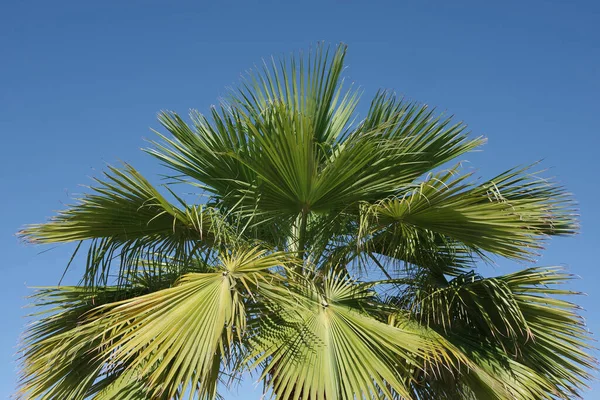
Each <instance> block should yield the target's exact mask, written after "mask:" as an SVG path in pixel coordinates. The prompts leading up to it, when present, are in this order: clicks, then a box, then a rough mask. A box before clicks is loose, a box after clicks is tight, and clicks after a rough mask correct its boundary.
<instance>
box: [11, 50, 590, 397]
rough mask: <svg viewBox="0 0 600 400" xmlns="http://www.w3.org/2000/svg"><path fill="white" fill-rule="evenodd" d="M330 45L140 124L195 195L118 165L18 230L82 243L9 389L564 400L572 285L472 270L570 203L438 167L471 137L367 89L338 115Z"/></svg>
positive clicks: (545, 228) (516, 173) (578, 356)
mask: <svg viewBox="0 0 600 400" xmlns="http://www.w3.org/2000/svg"><path fill="white" fill-rule="evenodd" d="M345 51H346V48H345V46H343V45H340V46H338V47H337V48H336V49H334V50H330V49H329V48H327V47H325V46H318V47H317V48H316V49H315V50H314V51H313V52H310V53H309V54H308V55H307V56H306V57H299V58H297V59H294V58H292V59H291V60H282V61H280V62H276V61H273V63H272V65H270V66H268V65H267V64H265V66H264V68H263V69H262V70H260V71H258V72H255V73H253V74H251V75H249V76H248V77H247V79H246V80H244V81H243V82H242V84H241V86H240V89H239V90H236V91H233V92H232V93H231V95H230V96H229V97H228V98H227V99H226V100H225V101H222V102H221V104H220V105H219V106H218V107H215V108H213V109H212V110H211V112H210V118H209V117H206V116H203V115H201V114H198V113H193V114H192V115H191V123H187V122H185V121H184V120H183V119H182V118H180V117H179V116H178V115H177V114H175V113H170V112H169V113H162V114H161V115H160V122H161V124H162V125H163V127H164V128H165V129H166V131H167V132H168V134H160V133H159V135H160V139H159V140H158V141H157V142H156V143H154V145H153V148H152V149H149V150H147V151H148V152H149V153H150V154H152V155H153V156H155V157H156V158H158V159H159V160H160V161H161V162H162V163H163V164H165V165H166V166H167V167H169V168H171V169H172V170H174V171H175V174H174V176H172V177H171V182H170V183H185V184H189V185H192V187H194V188H196V190H197V191H198V192H199V193H203V194H205V195H206V200H205V201H200V202H198V204H189V202H186V201H185V200H184V199H182V198H181V197H180V196H177V195H176V193H175V191H174V190H172V188H176V187H177V186H172V185H163V186H162V187H161V190H160V191H159V190H158V189H157V188H155V187H154V186H152V185H151V184H150V183H149V181H147V180H146V179H145V178H144V177H142V176H141V175H140V174H139V173H138V172H137V171H136V170H135V169H134V168H133V167H131V166H129V165H125V166H124V167H123V168H120V169H117V168H110V170H109V171H108V172H107V173H106V174H105V177H104V178H103V179H99V180H97V182H96V185H95V186H94V187H93V188H91V191H90V193H89V194H86V195H85V196H84V197H83V198H82V199H80V201H79V202H78V204H76V205H73V206H72V207H70V208H68V209H67V210H65V211H62V212H60V213H59V214H58V215H57V216H56V217H54V218H53V219H52V220H50V221H49V222H47V223H43V224H39V225H30V226H28V227H26V228H25V229H24V230H23V231H22V232H21V234H22V236H23V237H24V238H26V239H27V240H29V241H31V242H35V243H63V242H80V245H81V242H84V241H85V242H86V243H89V246H87V245H86V247H85V248H87V249H88V250H87V251H88V255H87V263H86V268H85V274H84V276H83V277H82V281H81V284H80V285H79V286H60V287H52V288H42V289H39V290H38V291H37V292H36V294H35V295H34V296H33V298H34V299H35V302H36V303H37V304H38V305H40V306H42V307H41V311H40V313H39V314H38V317H37V318H38V321H37V322H35V323H34V324H33V325H31V326H30V328H29V329H28V331H27V333H26V336H25V338H24V340H23V343H22V352H21V353H22V368H21V381H20V387H19V392H18V397H22V398H39V399H115V398H118V399H123V400H126V399H145V398H157V399H171V398H175V399H180V398H181V399H183V398H198V399H212V398H215V397H216V396H218V388H219V385H220V384H230V383H232V382H234V381H235V379H236V378H238V377H239V375H240V374H241V373H242V372H245V371H250V372H251V373H253V374H254V376H255V377H258V378H259V379H260V380H261V381H262V382H263V383H264V387H265V392H268V393H271V394H272V395H273V396H274V397H275V398H277V399H327V400H333V399H354V398H386V399H387V398H390V399H400V398H402V399H433V398H435V399H444V398H448V399H456V398H465V399H495V398H496V399H513V398H515V399H540V398H561V399H570V398H573V397H574V396H578V395H579V393H580V391H581V389H582V388H583V387H584V386H585V382H586V380H588V379H590V376H589V372H590V369H594V368H595V360H594V359H593V358H592V357H591V356H590V355H589V349H590V348H589V345H588V343H589V337H588V333H587V331H586V329H585V326H584V324H583V322H582V319H581V318H580V317H579V316H578V314H577V312H576V310H577V306H575V305H574V304H572V303H570V302H567V301H565V300H564V296H563V295H567V294H571V293H572V292H570V291H568V290H565V289H563V288H561V287H560V286H558V284H561V283H563V282H565V281H567V280H569V279H570V278H571V277H570V276H569V275H568V274H566V273H564V272H563V271H562V270H561V269H559V268H540V267H533V268H527V269H525V270H522V271H519V272H515V273H512V274H509V275H504V276H498V277H495V278H485V277H483V276H481V275H480V274H478V273H477V272H475V267H476V264H477V263H478V262H481V261H485V260H488V259H489V257H491V256H501V257H505V258H508V259H515V260H530V259H531V257H532V256H533V255H535V253H536V252H537V250H539V249H541V245H542V244H543V240H544V238H546V237H548V236H550V235H567V234H572V233H574V232H575V230H576V218H575V216H574V210H573V203H572V200H571V199H570V197H569V196H568V194H567V193H565V192H564V190H563V189H562V188H561V187H558V186H556V185H555V184H553V183H552V182H549V181H547V180H543V179H540V178H538V177H536V175H535V174H533V173H532V172H531V171H530V170H529V169H528V168H525V169H511V170H509V171H507V172H504V173H502V174H500V175H498V176H496V177H494V178H492V179H490V180H488V181H485V182H478V181H475V180H473V179H471V178H470V176H469V174H464V173H462V171H461V168H460V165H457V166H455V167H451V168H446V169H441V168H438V167H440V166H442V165H444V164H446V163H448V162H449V161H451V160H453V159H455V158H457V157H459V156H461V155H463V154H464V153H466V152H468V151H470V150H472V149H474V148H476V147H478V146H479V145H481V144H482V143H483V139H481V138H474V139H473V138H470V137H469V135H468V132H466V130H465V125H464V124H462V123H460V122H459V123H453V122H452V119H451V118H446V117H443V116H439V115H437V114H436V113H435V112H434V111H431V110H429V109H428V108H427V107H426V106H423V105H419V104H415V103H409V102H405V101H404V100H401V99H398V98H396V97H395V96H393V95H391V94H388V93H387V92H380V93H378V94H377V95H376V96H375V98H374V99H373V101H372V102H371V106H370V108H369V111H368V113H367V115H366V117H365V118H364V119H363V120H362V121H360V122H359V123H356V122H355V121H354V118H355V107H356V106H357V102H358V98H359V96H358V94H357V91H355V90H352V89H348V90H347V89H344V86H343V82H342V80H341V73H342V68H343V60H344V55H345ZM169 199H170V200H169ZM79 247H80V246H78V249H79Z"/></svg>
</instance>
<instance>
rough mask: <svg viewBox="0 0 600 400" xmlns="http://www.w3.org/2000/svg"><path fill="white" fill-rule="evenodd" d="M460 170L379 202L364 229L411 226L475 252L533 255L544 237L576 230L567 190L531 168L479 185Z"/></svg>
mask: <svg viewBox="0 0 600 400" xmlns="http://www.w3.org/2000/svg"><path fill="white" fill-rule="evenodd" d="M456 173H457V172H456V170H450V171H449V172H446V173H440V174H437V175H434V176H432V177H430V178H429V179H427V180H426V181H424V182H423V183H421V184H420V185H419V186H418V187H417V188H416V189H414V190H411V191H409V192H408V193H407V194H406V195H404V196H403V197H400V198H392V199H389V200H383V201H381V202H379V203H376V204H375V205H373V207H371V209H370V210H369V211H368V212H371V213H372V214H371V220H372V221H374V222H375V224H376V225H375V227H374V228H371V229H368V228H365V229H364V231H365V232H367V233H368V234H371V235H374V234H377V231H378V230H381V231H383V232H384V235H389V232H390V231H391V230H393V229H398V227H399V226H400V227H402V226H403V225H406V226H408V227H414V228H417V229H420V230H425V231H432V232H435V233H438V234H441V235H444V236H447V237H449V238H451V239H454V240H458V241H460V242H462V243H464V244H465V245H467V246H469V247H470V248H472V249H474V250H476V251H486V252H490V253H493V254H497V255H501V256H504V257H510V258H516V259H529V258H531V256H532V255H534V254H535V253H534V252H535V250H539V249H541V243H540V240H541V239H543V238H544V237H545V236H547V235H561V234H571V233H574V232H575V230H576V229H577V225H576V221H575V213H574V210H573V205H572V203H571V200H570V198H569V196H568V194H566V193H565V192H564V191H563V189H562V188H561V187H559V186H556V185H554V184H552V183H550V182H548V181H546V180H542V179H539V178H536V177H535V175H531V174H527V170H511V171H508V172H506V173H504V174H501V175H499V176H497V177H495V178H493V179H491V180H489V181H488V182H485V183H483V184H480V185H473V184H469V183H466V182H465V180H466V179H467V178H468V176H469V175H463V176H459V177H457V178H455V176H456ZM365 220H367V221H368V220H369V218H365ZM390 239H391V238H390Z"/></svg>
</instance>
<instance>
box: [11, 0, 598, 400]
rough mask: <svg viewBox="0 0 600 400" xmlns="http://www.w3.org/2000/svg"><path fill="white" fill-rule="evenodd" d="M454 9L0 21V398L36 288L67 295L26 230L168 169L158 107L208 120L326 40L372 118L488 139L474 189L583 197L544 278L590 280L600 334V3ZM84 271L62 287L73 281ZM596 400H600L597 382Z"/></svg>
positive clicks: (354, 5) (39, 11) (72, 7)
mask: <svg viewBox="0 0 600 400" xmlns="http://www.w3.org/2000/svg"><path fill="white" fill-rule="evenodd" d="M121 3H126V4H121ZM203 3H206V4H203ZM254 3H256V4H254ZM447 3H450V2H442V1H438V2H434V1H422V2H417V1H407V2H391V1H390V2H382V1H373V2H368V4H367V2H360V1H341V0H340V1H323V2H312V1H303V2H288V3H287V4H283V3H279V2H268V1H264V2H263V1H260V2H232V1H229V2H223V3H220V2H180V1H174V2H166V1H165V2H158V1H127V2H118V1H103V2H101V1H95V2H91V1H89V2H76V1H73V2H68V1H60V0H57V1H52V2H43V1H37V2H36V1H20V2H17V1H13V2H5V4H3V5H2V6H0V134H1V135H2V136H1V137H2V142H3V146H2V149H3V151H2V157H0V163H1V168H0V183H1V184H2V186H1V187H2V194H3V195H2V196H0V210H1V211H0V212H1V213H2V215H1V217H2V218H1V221H2V222H1V223H0V248H1V249H2V254H3V256H4V257H3V259H4V262H3V263H2V264H1V266H0V272H1V275H0V276H2V280H3V283H4V285H3V288H2V290H0V304H2V327H1V328H0V398H8V396H9V395H10V394H11V393H12V392H13V391H14V388H15V385H16V383H15V382H16V376H17V374H16V371H17V363H16V361H15V360H16V349H17V342H18V337H19V334H20V332H21V331H22V329H23V327H24V324H25V323H26V320H25V318H24V315H25V314H26V313H27V312H28V310H27V309H24V308H23V307H24V306H25V305H26V304H27V300H26V299H25V297H26V296H27V295H28V294H31V290H30V289H28V287H31V286H43V285H55V284H57V282H58V280H59V278H60V276H61V274H62V272H63V270H64V267H65V266H66V264H67V262H68V260H69V257H70V251H71V250H72V246H58V247H51V246H43V247H36V246H31V245H25V244H23V243H21V242H20V241H19V239H18V238H17V237H16V236H15V233H16V232H17V231H18V229H19V228H20V227H21V226H23V225H24V224H28V223H36V222H42V221H44V220H45V219H46V218H47V217H50V216H51V215H53V213H54V211H55V210H59V209H62V208H63V207H64V205H65V204H68V203H70V202H72V201H73V200H72V199H73V197H76V196H77V194H78V193H81V192H82V191H84V190H85V188H82V187H81V186H80V184H84V185H87V184H90V183H91V179H90V177H93V176H99V174H100V172H101V171H102V170H103V169H104V168H105V165H106V164H118V163H119V162H120V160H122V161H127V162H128V163H130V164H132V165H133V166H135V167H136V168H138V169H139V170H140V171H141V172H142V173H143V174H145V175H146V176H148V177H152V178H153V179H155V180H156V179H157V176H158V174H160V173H164V172H165V170H164V169H162V168H160V167H159V166H158V163H157V162H156V161H155V160H154V159H152V157H150V156H148V155H146V154H144V153H143V152H141V151H139V149H140V147H144V146H146V143H145V141H144V140H145V139H151V138H153V137H154V134H153V133H152V132H151V130H150V129H151V128H158V123H157V121H156V114H157V112H158V111H159V110H174V111H177V112H179V113H181V114H186V113H187V111H188V110H189V109H190V108H195V109H198V110H199V111H200V112H207V111H208V108H209V106H210V105H211V104H215V103H216V102H217V101H218V98H219V96H222V95H223V94H224V93H225V91H226V87H228V86H234V85H235V84H236V83H237V82H238V80H239V77H240V75H241V74H242V73H243V72H244V71H246V70H248V69H250V68H252V66H253V65H254V64H256V63H259V62H260V61H261V58H263V57H268V56H270V55H275V56H281V55H288V54H289V53H291V52H298V51H300V50H302V49H304V50H306V49H308V48H309V47H310V46H311V44H313V45H314V44H315V43H316V42H318V41H325V42H327V43H331V44H336V43H339V42H344V43H346V44H348V46H349V48H348V56H347V66H348V67H347V69H346V70H345V72H344V76H345V77H346V79H347V80H348V81H349V82H354V83H355V85H357V86H359V87H361V88H362V90H363V91H364V94H363V102H362V104H361V106H360V107H359V109H358V112H359V118H360V116H361V115H362V116H364V112H365V110H366V109H367V107H368V103H369V100H370V98H371V96H372V95H373V94H374V93H375V92H376V91H377V90H378V89H380V88H386V89H391V90H394V91H395V92H396V93H398V94H400V95H404V96H406V97H407V98H409V99H412V100H417V101H420V102H424V103H427V104H429V105H431V106H433V107H437V108H438V109H439V110H440V111H445V112H447V113H449V114H454V115H455V116H456V118H457V119H458V120H463V121H465V122H466V123H467V124H468V125H469V128H470V130H471V131H472V134H473V135H476V136H479V135H485V136H486V137H487V138H488V144H487V145H485V146H484V147H483V148H482V151H481V152H477V153H472V154H467V155H466V156H464V157H462V158H461V159H463V160H466V161H468V163H465V168H468V169H474V170H476V175H477V176H482V177H491V176H493V175H495V174H498V173H500V172H503V171H505V170H506V169H508V168H510V167H513V166H516V165H526V164H529V163H532V162H535V161H538V160H543V161H542V163H541V164H540V165H541V167H540V168H549V171H548V172H547V173H546V174H545V175H544V176H548V177H550V176H554V177H556V180H557V181H559V182H560V183H562V184H563V185H565V186H566V187H567V188H568V190H569V191H571V192H572V193H574V196H575V198H576V199H577V201H578V203H579V209H580V213H581V233H580V234H579V235H578V236H575V237H571V238H557V239H553V240H552V241H550V242H549V243H548V248H547V250H546V251H545V252H544V253H543V256H542V257H541V258H540V259H539V261H538V263H537V264H538V265H564V266H566V267H567V268H568V269H569V270H570V271H571V272H572V273H574V274H577V275H579V276H581V278H582V279H580V280H577V281H575V282H573V284H572V285H570V288H572V289H574V290H578V291H582V292H586V293H587V296H581V297H579V298H578V299H576V301H577V302H578V303H579V304H580V305H582V306H583V307H584V308H585V311H584V312H583V315H584V316H585V318H586V319H587V322H588V324H589V327H590V329H591V330H592V331H593V332H596V334H598V333H600V313H599V312H598V310H599V309H600V308H599V306H598V304H600V291H598V290H597V287H598V284H599V283H600V269H598V265H597V264H598V262H597V259H598V253H597V252H596V251H597V250H598V248H599V247H600V207H599V206H598V204H597V199H598V197H599V195H600V188H599V186H598V182H597V177H598V173H599V172H600V168H598V157H599V155H598V154H599V153H598V149H599V148H600V139H599V135H598V126H599V124H598V115H600V114H599V111H598V108H599V106H600V100H599V98H598V94H599V93H600V24H599V23H598V21H599V20H600V2H597V1H587V2H586V1H574V2H568V1H527V2H516V1H515V2H511V1H508V2H475V1H473V2H462V1H459V2H456V3H457V4H456V5H449V4H447ZM453 3H454V2H453ZM524 3H527V4H526V5H525V4H524ZM46 250H48V251H46ZM517 267H519V268H522V267H524V265H515V264H513V263H508V262H504V261H502V260H499V261H498V265H497V266H495V267H491V266H483V267H482V268H481V272H482V273H483V274H484V275H494V274H504V273H507V272H510V271H512V270H514V269H515V268H517ZM78 272H79V271H78V267H77V266H75V267H74V269H73V270H72V271H71V272H69V273H68V274H67V277H66V282H67V283H74V282H77V280H78V278H79V276H78ZM596 336H597V335H596ZM252 388H253V383H252V382H251V381H250V380H246V381H244V382H243V383H242V386H241V387H240V389H238V390H234V391H233V392H232V393H229V394H226V395H225V397H226V398H227V399H258V398H260V390H259V389H257V390H254V391H252ZM585 398H586V399H600V384H598V383H597V382H594V383H593V389H592V391H590V392H588V393H586V395H585Z"/></svg>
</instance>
